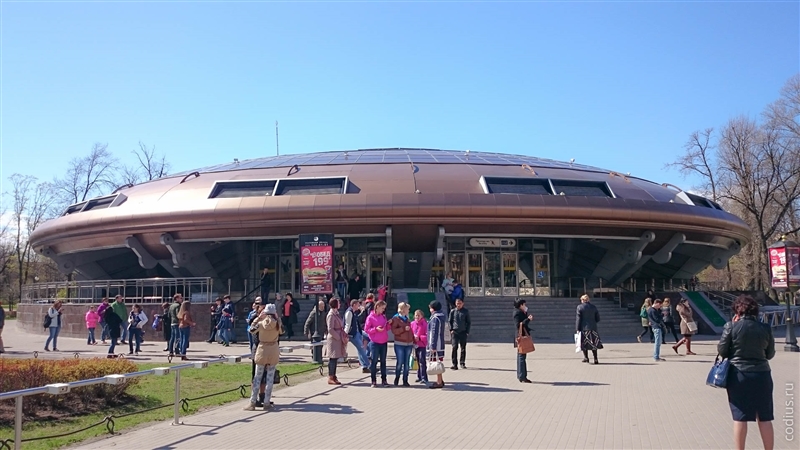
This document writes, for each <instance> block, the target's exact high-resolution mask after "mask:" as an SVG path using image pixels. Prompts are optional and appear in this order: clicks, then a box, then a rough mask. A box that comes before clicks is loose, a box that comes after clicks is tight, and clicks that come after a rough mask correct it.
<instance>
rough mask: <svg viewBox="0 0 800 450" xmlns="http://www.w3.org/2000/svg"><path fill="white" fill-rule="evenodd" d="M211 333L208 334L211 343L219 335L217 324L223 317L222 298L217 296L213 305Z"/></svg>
mask: <svg viewBox="0 0 800 450" xmlns="http://www.w3.org/2000/svg"><path fill="white" fill-rule="evenodd" d="M210 312H211V334H210V335H209V336H208V340H207V341H206V342H208V343H209V344H210V343H212V342H214V338H215V337H216V336H217V324H218V323H219V319H220V318H221V317H222V299H221V298H219V297H217V299H216V300H215V302H214V305H213V306H211V311H210Z"/></svg>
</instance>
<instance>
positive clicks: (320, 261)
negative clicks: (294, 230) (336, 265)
mask: <svg viewBox="0 0 800 450" xmlns="http://www.w3.org/2000/svg"><path fill="white" fill-rule="evenodd" d="M333 246H334V240H333V235H332V234H301V235H300V275H301V285H300V293H301V294H303V295H315V294H333Z"/></svg>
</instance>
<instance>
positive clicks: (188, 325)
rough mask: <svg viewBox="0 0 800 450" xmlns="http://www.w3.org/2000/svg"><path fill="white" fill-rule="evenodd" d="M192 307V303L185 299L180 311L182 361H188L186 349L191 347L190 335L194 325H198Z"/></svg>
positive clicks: (179, 333)
mask: <svg viewBox="0 0 800 450" xmlns="http://www.w3.org/2000/svg"><path fill="white" fill-rule="evenodd" d="M190 307H191V305H190V304H189V301H188V300H184V301H183V303H181V309H180V310H179V311H178V336H180V352H179V353H180V355H181V360H182V361H186V360H187V359H188V358H187V357H186V351H187V350H188V348H189V335H190V332H191V330H192V327H193V326H195V325H197V324H196V323H195V322H194V320H193V319H192V313H191V311H190V309H191V308H190Z"/></svg>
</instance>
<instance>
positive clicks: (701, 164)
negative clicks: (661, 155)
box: [667, 128, 719, 202]
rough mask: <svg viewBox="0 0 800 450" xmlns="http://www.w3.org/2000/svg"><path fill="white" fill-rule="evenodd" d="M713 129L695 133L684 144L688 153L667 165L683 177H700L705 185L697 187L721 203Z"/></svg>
mask: <svg viewBox="0 0 800 450" xmlns="http://www.w3.org/2000/svg"><path fill="white" fill-rule="evenodd" d="M713 133H714V129H713V128H706V129H705V130H703V131H695V132H694V133H692V134H691V135H690V136H689V140H688V141H687V142H686V144H684V146H683V148H684V150H685V151H686V152H685V153H684V154H683V155H682V156H681V157H680V158H678V160H677V161H676V162H674V163H671V164H667V167H675V168H677V169H678V170H679V171H680V172H681V174H682V175H684V176H687V175H690V174H698V175H700V179H701V180H702V181H703V184H702V185H700V186H695V188H697V189H700V190H702V191H704V192H708V193H710V194H711V199H712V200H714V201H715V202H716V201H719V195H718V193H717V180H716V167H715V166H714V162H713V161H714V157H715V155H714V151H713V146H712V145H711V143H710V142H711V136H712V134H713Z"/></svg>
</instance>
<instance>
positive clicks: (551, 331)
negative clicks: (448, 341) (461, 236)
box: [464, 297, 642, 342]
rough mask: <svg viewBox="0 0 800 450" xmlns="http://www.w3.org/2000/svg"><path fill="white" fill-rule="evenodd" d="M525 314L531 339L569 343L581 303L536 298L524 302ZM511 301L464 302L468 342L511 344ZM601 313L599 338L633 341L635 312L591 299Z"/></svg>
mask: <svg viewBox="0 0 800 450" xmlns="http://www.w3.org/2000/svg"><path fill="white" fill-rule="evenodd" d="M526 300H527V305H528V311H529V312H530V313H531V314H533V317H534V320H533V322H532V323H531V328H532V329H533V333H532V334H533V340H534V342H537V341H544V342H571V341H572V336H573V334H574V333H575V308H576V307H577V306H578V305H579V304H580V302H579V301H577V300H576V299H572V298H549V297H537V298H532V299H526ZM513 302H514V301H513V299H511V298H497V297H470V298H468V299H467V300H466V302H465V305H464V306H465V307H466V308H468V309H469V312H470V317H471V318H472V332H471V334H470V341H471V342H513V341H514V336H515V333H516V330H514V321H513V318H512V317H513V314H514V307H513ZM592 303H593V304H594V305H595V306H596V307H597V309H598V310H599V312H600V324H599V332H600V337H601V338H603V339H606V338H616V339H624V340H630V341H635V337H636V335H638V334H639V333H640V332H641V331H642V327H641V320H640V318H639V316H638V314H636V313H632V312H630V311H628V310H627V309H622V308H620V307H619V304H618V303H617V302H615V301H611V300H607V299H604V298H597V299H593V300H592Z"/></svg>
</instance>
